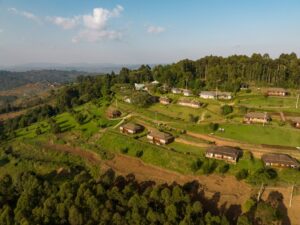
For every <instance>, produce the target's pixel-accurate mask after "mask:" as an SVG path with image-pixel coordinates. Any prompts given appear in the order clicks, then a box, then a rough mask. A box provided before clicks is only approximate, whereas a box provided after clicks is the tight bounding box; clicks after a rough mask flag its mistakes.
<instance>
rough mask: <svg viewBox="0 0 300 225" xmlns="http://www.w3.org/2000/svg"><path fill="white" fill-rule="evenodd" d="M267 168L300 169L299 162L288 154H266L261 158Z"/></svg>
mask: <svg viewBox="0 0 300 225" xmlns="http://www.w3.org/2000/svg"><path fill="white" fill-rule="evenodd" d="M261 159H262V161H263V162H264V164H265V165H266V166H274V167H287V168H297V169H298V168H299V167H300V164H299V163H298V161H297V160H296V159H294V158H292V157H291V156H289V155H287V154H275V153H270V154H265V155H263V156H262V157H261Z"/></svg>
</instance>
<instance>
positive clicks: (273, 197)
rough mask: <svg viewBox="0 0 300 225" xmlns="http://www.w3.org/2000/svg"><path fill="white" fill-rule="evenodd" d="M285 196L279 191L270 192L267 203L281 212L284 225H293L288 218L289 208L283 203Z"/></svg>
mask: <svg viewBox="0 0 300 225" xmlns="http://www.w3.org/2000/svg"><path fill="white" fill-rule="evenodd" d="M283 199H284V197H283V195H282V194H281V193H280V192H278V191H272V192H270V194H269V196H268V199H267V202H268V203H269V204H270V205H271V206H272V207H273V208H277V209H278V210H279V212H280V216H281V218H282V225H291V220H290V218H289V217H288V213H287V207H286V206H285V205H284V202H283Z"/></svg>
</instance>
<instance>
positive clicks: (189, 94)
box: [182, 89, 193, 96]
mask: <svg viewBox="0 0 300 225" xmlns="http://www.w3.org/2000/svg"><path fill="white" fill-rule="evenodd" d="M182 93H183V95H184V96H193V92H192V91H191V90H188V89H184V90H183V91H182Z"/></svg>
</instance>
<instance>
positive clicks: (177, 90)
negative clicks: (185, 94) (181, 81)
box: [171, 88, 181, 94]
mask: <svg viewBox="0 0 300 225" xmlns="http://www.w3.org/2000/svg"><path fill="white" fill-rule="evenodd" d="M171 91H172V93H173V94H181V90H180V89H179V88H172V90H171Z"/></svg>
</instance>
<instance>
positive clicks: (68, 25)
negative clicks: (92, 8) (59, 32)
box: [47, 16, 80, 30]
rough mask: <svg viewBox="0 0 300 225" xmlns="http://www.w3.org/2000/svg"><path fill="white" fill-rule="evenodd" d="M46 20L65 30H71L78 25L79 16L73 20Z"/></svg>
mask: <svg viewBox="0 0 300 225" xmlns="http://www.w3.org/2000/svg"><path fill="white" fill-rule="evenodd" d="M47 20H48V21H50V22H51V23H53V24H55V25H57V26H60V27H62V28H63V29H65V30H68V29H72V28H74V27H76V26H77V25H78V24H79V23H80V17H79V16H74V17H73V18H64V17H47Z"/></svg>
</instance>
